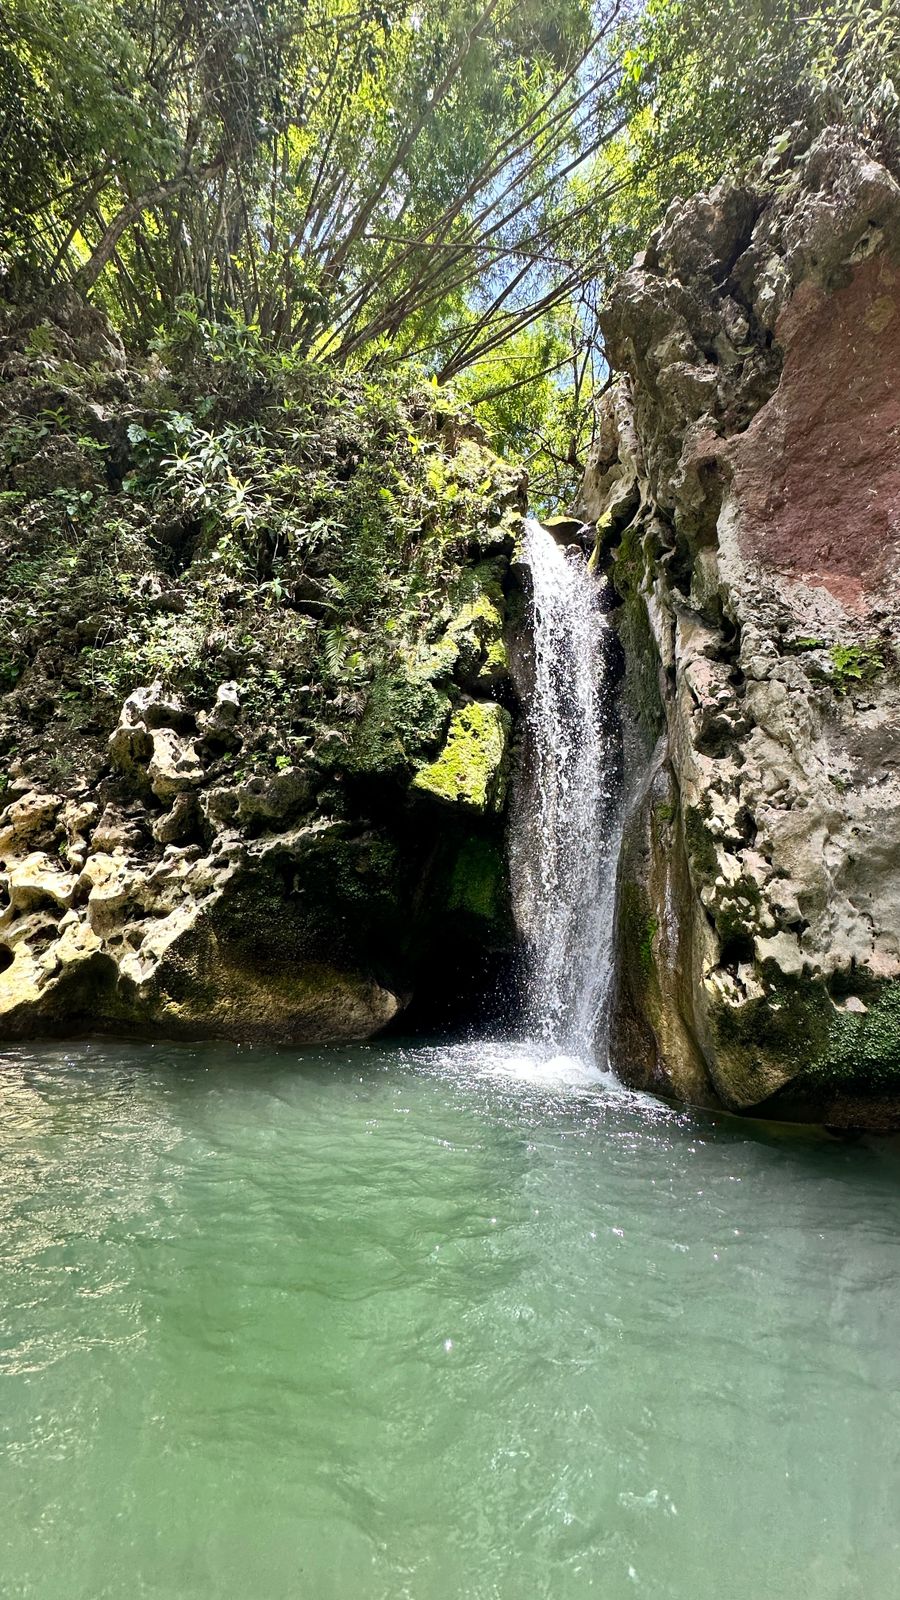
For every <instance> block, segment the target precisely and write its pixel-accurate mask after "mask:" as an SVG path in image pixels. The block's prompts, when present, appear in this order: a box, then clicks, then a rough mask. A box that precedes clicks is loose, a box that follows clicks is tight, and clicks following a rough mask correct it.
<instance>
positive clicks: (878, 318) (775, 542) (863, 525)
mask: <svg viewBox="0 0 900 1600" xmlns="http://www.w3.org/2000/svg"><path fill="white" fill-rule="evenodd" d="M798 143H800V146H801V147H800V148H799V149H798V148H797V146H796V145H795V148H794V149H793V150H792V151H790V152H788V153H787V154H786V155H785V156H784V157H781V158H778V159H772V160H770V161H769V163H767V166H766V168H764V172H763V175H762V176H761V177H760V178H759V179H758V180H756V181H754V182H753V183H747V184H745V185H736V184H733V183H721V184H719V185H718V186H717V187H716V188H715V189H713V190H712V191H711V192H710V193H709V194H708V195H704V196H699V197H697V198H694V199H692V200H690V201H687V202H684V203H681V202H679V203H676V205H674V206H673V207H672V208H671V209H670V212H669V214H668V216H667V218H666V220H665V223H664V225H663V226H662V228H661V229H660V230H659V232H658V234H657V236H656V237H655V238H654V239H653V240H652V242H651V246H650V248H649V249H648V250H647V251H646V252H644V254H643V255H642V256H641V257H639V258H638V260H637V262H636V263H635V265H634V267H633V268H632V270H630V271H629V272H628V273H627V274H626V275H625V277H624V279H623V280H622V282H621V284H620V286H619V288H618V292H617V294H616V296H615V299H614V302H613V304H612V306H611V309H610V312H609V315H608V317H607V320H606V335H607V340H608V347H609V351H610V356H611V359H612V362H613V363H614V365H615V367H616V368H617V369H618V371H619V373H620V374H621V376H620V378H619V380H618V382H617V384H616V386H615V388H614V389H613V390H612V391H611V392H610V393H609V394H608V395H607V396H606V397H605V400H604V409H603V414H602V417H601V427H600V432H599V438H598V444H597V448H596V450H595V454H594V458H593V460H592V461H591V464H590V467H589V470H588V473H587V477H586V481H585V485H584V494H583V506H582V508H581V509H582V511H583V513H584V514H585V515H586V516H588V517H589V518H590V519H591V520H594V521H596V523H597V526H598V536H599V542H600V553H601V556H602V558H603V559H606V560H609V561H610V563H611V571H612V574H613V579H614V582H615V584H616V587H617V590H618V593H619V596H620V599H621V605H620V608H619V612H618V619H619V628H620V633H621V636H622V640H623V644H624V646H625V652H626V657H627V660H628V670H627V680H626V700H627V703H628V707H629V710H630V714H631V717H632V720H633V725H634V727H635V728H636V729H639V730H640V736H641V737H640V742H641V745H642V749H643V773H644V775H643V780H642V785H641V787H640V792H639V793H638V795H637V798H636V800H635V802H634V805H633V809H632V812H631V815H630V818H629V822H628V825H627V829H626V839H625V848H624V852H623V862H622V873H621V881H620V886H619V906H618V929H619V931H618V944H619V958H620V959H619V980H618V990H617V995H616V1000H615V1016H614V1043H615V1048H616V1054H617V1060H618V1064H619V1066H620V1069H621V1070H623V1071H624V1072H625V1073H626V1074H627V1075H630V1076H631V1078H632V1079H633V1080H634V1081H635V1082H639V1083H643V1084H649V1085H652V1086H654V1087H657V1088H663V1089H670V1090H672V1091H674V1092H675V1093H677V1094H680V1095H684V1096H686V1097H687V1098H693V1099H698V1100H707V1101H709V1100H712V1101H715V1100H719V1101H721V1102H722V1103H724V1104H725V1105H726V1106H729V1107H731V1108H734V1109H740V1110H745V1111H746V1110H750V1109H751V1108H754V1107H762V1106H764V1107H765V1109H766V1112H767V1113H769V1114H777V1113H778V1111H779V1110H783V1111H785V1112H786V1113H790V1114H809V1115H816V1116H821V1117H823V1118H825V1119H826V1120H830V1121H833V1122H835V1123H845V1124H850V1125H852V1124H857V1123H859V1124H867V1125H882V1124H884V1123H887V1122H890V1121H896V1120H897V1118H898V1108H900V677H898V658H897V641H898V622H900V589H898V576H900V186H898V183H897V181H896V178H895V177H894V175H892V173H890V172H889V171H888V170H886V168H885V167H884V166H883V165H881V164H879V162H877V161H876V160H874V159H873V158H872V157H871V156H870V155H869V154H868V153H867V152H866V151H865V150H864V149H862V148H861V147H859V146H858V145H857V144H855V143H854V142H853V141H852V139H851V138H850V136H849V135H847V134H846V133H844V132H841V131H838V130H834V129H832V130H829V131H827V132H826V133H825V134H824V135H823V136H822V137H820V138H819V139H818V140H817V141H816V142H815V143H814V144H813V145H812V147H811V148H808V149H803V148H802V143H801V142H800V141H798ZM650 752H652V754H650ZM635 766H636V768H637V767H639V766H641V762H640V761H637V762H636V763H635Z"/></svg>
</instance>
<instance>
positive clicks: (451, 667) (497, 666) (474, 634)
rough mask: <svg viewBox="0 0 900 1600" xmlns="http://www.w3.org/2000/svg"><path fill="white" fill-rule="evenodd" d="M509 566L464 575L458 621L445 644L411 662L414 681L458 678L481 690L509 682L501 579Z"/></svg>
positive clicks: (456, 603)
mask: <svg viewBox="0 0 900 1600" xmlns="http://www.w3.org/2000/svg"><path fill="white" fill-rule="evenodd" d="M504 565H505V563H499V562H494V561H481V562H479V564H478V566H477V567H473V568H471V569H469V570H468V571H464V572H463V573H462V574H461V575H460V578H459V581H458V583H457V585H456V588H455V592H454V594H453V596H452V599H451V604H452V605H453V607H454V615H453V617H452V619H451V621H450V622H449V623H448V625H447V628H446V631H445V632H444V633H443V634H442V635H441V637H440V639H438V641H437V642H436V643H435V644H433V645H431V646H430V647H429V648H428V649H427V650H426V651H425V652H422V651H420V652H419V654H418V655H417V656H416V658H415V659H414V660H412V661H411V663H410V676H411V677H413V678H416V679H431V680H432V681H437V682H439V681H440V680H441V679H445V678H449V677H450V676H451V675H455V676H456V678H457V679H458V680H459V682H460V683H462V684H465V685H467V686H469V687H470V688H472V689H473V690H477V689H487V688H491V687H493V686H494V685H495V684H497V683H500V682H502V680H503V679H504V678H506V677H507V676H508V673H509V665H508V662H507V657H506V646H505V644H504V642H503V620H504V597H503V587H502V583H501V578H500V570H502V567H503V566H504Z"/></svg>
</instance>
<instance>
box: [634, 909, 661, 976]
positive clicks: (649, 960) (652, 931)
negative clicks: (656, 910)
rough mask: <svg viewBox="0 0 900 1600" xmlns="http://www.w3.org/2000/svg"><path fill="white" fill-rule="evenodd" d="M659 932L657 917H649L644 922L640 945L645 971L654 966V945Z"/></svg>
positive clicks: (639, 951)
mask: <svg viewBox="0 0 900 1600" xmlns="http://www.w3.org/2000/svg"><path fill="white" fill-rule="evenodd" d="M658 933H659V923H658V922H657V920H656V917H647V919H646V921H645V923H644V930H643V933H642V934H641V941H640V944H639V945H638V954H639V956H640V960H641V967H642V968H643V970H644V972H650V971H651V969H652V967H653V947H654V945H655V943H656V935H657V934H658Z"/></svg>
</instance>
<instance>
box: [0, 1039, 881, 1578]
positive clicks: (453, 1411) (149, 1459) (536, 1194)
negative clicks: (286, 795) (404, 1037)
mask: <svg viewBox="0 0 900 1600" xmlns="http://www.w3.org/2000/svg"><path fill="white" fill-rule="evenodd" d="M0 1129H2V1131H0V1158H2V1184H0V1505H2V1507H3V1512H2V1518H0V1593H2V1595H3V1596H4V1597H10V1600H13V1597H15V1600H19V1597H26V1596H27V1597H29V1600H32V1597H33V1600H134V1597H139V1596H153V1597H154V1600H244V1597H251V1596H252V1597H259V1600H288V1597H290V1600H544V1597H546V1600H581V1597H582V1596H601V1597H603V1600H627V1597H630V1596H641V1597H647V1600H650V1597H653V1600H663V1597H665V1600H722V1597H723V1596H724V1597H728V1600H782V1597H784V1600H851V1597H852V1600H857V1597H859V1600H863V1597H865V1600H893V1597H894V1596H895V1595H896V1594H897V1581H898V1580H897V1574H898V1571H900V1533H898V1525H897V1517H898V1507H900V1383H898V1379H900V1344H898V1340H897V1336H896V1322H897V1288H898V1272H900V1218H898V1209H897V1204H896V1193H897V1178H898V1163H897V1158H896V1155H895V1154H894V1153H892V1152H891V1150H890V1149H888V1148H886V1147H878V1146H868V1145H862V1144H861V1145H857V1146H841V1145H836V1144H832V1143H829V1142H827V1141H826V1140H824V1139H822V1138H817V1137H814V1136H811V1135H804V1134H797V1133H792V1134H787V1133H784V1134H782V1133H780V1132H779V1131H777V1130H772V1129H770V1130H768V1131H766V1132H762V1131H760V1130H758V1129H753V1128H750V1127H747V1126H743V1125H740V1124H738V1123H735V1122H733V1121H728V1120H725V1119H723V1120H720V1121H718V1122H716V1121H714V1120H712V1119H698V1118H695V1117H692V1116H690V1115H689V1114H687V1113H684V1112H679V1113H676V1112H673V1111H670V1110H669V1109H667V1108H665V1107H663V1106H661V1105H660V1104H658V1103H657V1102H655V1101H652V1100H650V1099H648V1098H646V1097H642V1096H638V1095H633V1094H628V1093H626V1092H625V1091H622V1090H621V1089H618V1088H617V1087H616V1086H615V1085H614V1084H611V1083H610V1082H609V1081H608V1080H606V1079H605V1078H604V1077H603V1076H602V1075H601V1074H599V1073H597V1072H596V1071H592V1070H591V1069H589V1068H586V1067H585V1066H583V1065H582V1064H581V1063H579V1062H578V1061H577V1060H573V1059H571V1058H566V1057H555V1058H553V1057H549V1056H545V1057H543V1058H542V1057H540V1056H537V1055H535V1053H534V1051H533V1050H529V1049H528V1048H527V1047H525V1046H500V1045H496V1044H493V1045H481V1046H469V1047H465V1048H463V1047H459V1048H456V1049H452V1050H451V1049H446V1048H441V1047H435V1048H431V1049H408V1050H404V1049H398V1048H391V1049H388V1048H387V1047H374V1046H372V1047H368V1048H365V1049H358V1050H344V1051H329V1052H318V1053H307V1054H304V1055H302V1056H298V1055H297V1053H296V1052H281V1053H274V1052H265V1051H251V1052H247V1051H239V1050H234V1049H232V1048H230V1047H229V1048H226V1047H196V1048H193V1047H192V1048H187V1047H180V1048H176V1047H165V1048H162V1047H156V1048H151V1047H149V1046H132V1047H130V1046H121V1045H97V1044H85V1045H79V1046H77V1047H74V1048H72V1047H69V1048H65V1049H64V1048H62V1047H56V1046H51V1047H46V1048H41V1049H39V1050H26V1049H16V1050H9V1049H8V1050H7V1051H6V1052H5V1054H4V1055H3V1057H2V1059H0Z"/></svg>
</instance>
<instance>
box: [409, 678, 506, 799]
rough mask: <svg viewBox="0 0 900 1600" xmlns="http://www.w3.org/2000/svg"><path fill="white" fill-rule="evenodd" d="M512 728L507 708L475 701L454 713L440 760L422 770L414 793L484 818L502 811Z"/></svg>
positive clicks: (423, 767)
mask: <svg viewBox="0 0 900 1600" xmlns="http://www.w3.org/2000/svg"><path fill="white" fill-rule="evenodd" d="M510 727H511V719H510V715H509V712H508V711H505V710H504V709H503V707H502V706H498V705H496V704H495V703H494V702H493V701H482V700H473V701H470V703H469V704H468V705H465V706H463V707H462V708H461V710H459V711H456V712H454V714H453V717H452V718H451V721H450V727H449V730H448V733H447V738H446V740H445V742H444V747H443V749H442V750H441V753H440V755H439V756H438V757H437V758H436V760H434V761H430V762H429V763H428V764H427V765H426V766H422V767H420V768H419V770H418V772H417V773H416V776H415V778H414V779H413V785H412V786H413V788H414V789H415V790H417V791H418V792H419V793H421V794H428V795H432V796H434V798H435V799H437V800H441V801H443V802H444V803H445V804H447V805H454V806H464V807H465V808H466V809H467V810H471V811H476V812H479V813H482V814H483V813H485V812H489V811H493V812H499V811H502V809H503V804H504V801H505V799H506V765H507V762H506V755H507V745H508V742H509V734H510Z"/></svg>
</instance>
